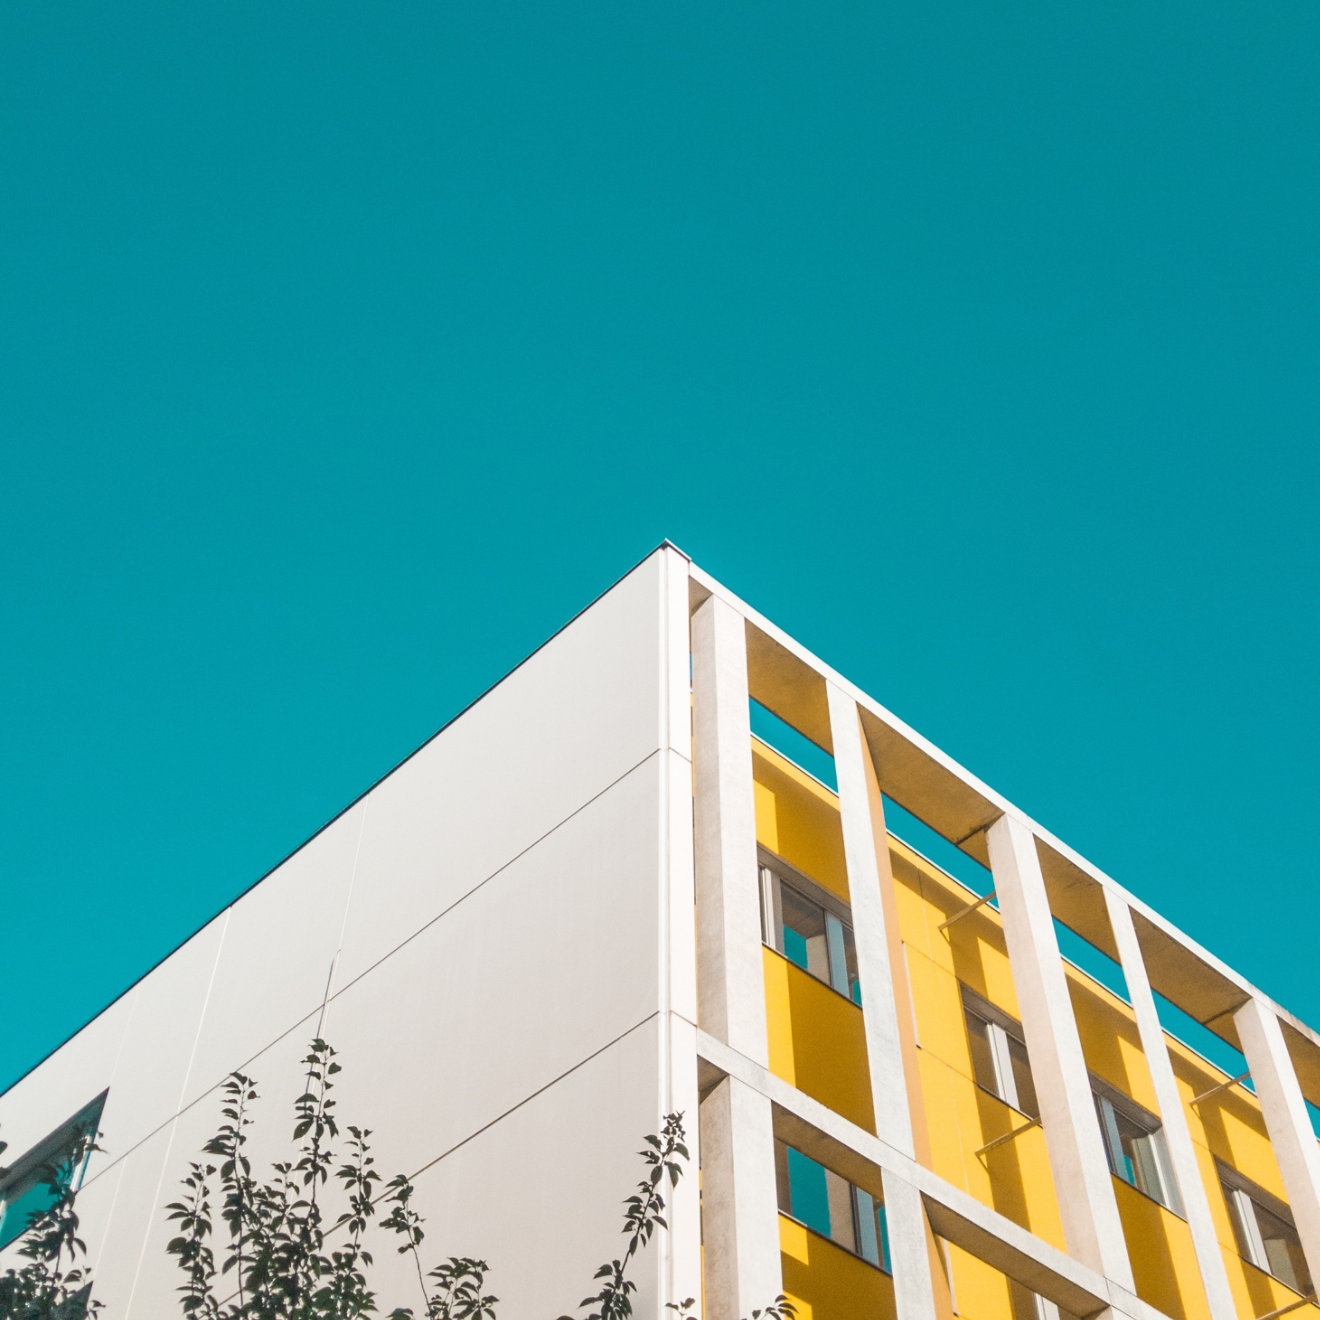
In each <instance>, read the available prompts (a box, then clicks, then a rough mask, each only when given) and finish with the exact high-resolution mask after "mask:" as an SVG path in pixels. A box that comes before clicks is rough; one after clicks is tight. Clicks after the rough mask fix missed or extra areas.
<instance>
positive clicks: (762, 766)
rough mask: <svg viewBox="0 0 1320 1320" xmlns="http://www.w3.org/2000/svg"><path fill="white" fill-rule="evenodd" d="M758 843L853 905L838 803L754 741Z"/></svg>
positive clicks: (807, 778)
mask: <svg viewBox="0 0 1320 1320" xmlns="http://www.w3.org/2000/svg"><path fill="white" fill-rule="evenodd" d="M752 781H753V785H754V791H755V795H756V841H757V842H758V843H759V844H761V846H762V847H764V848H769V849H770V851H771V852H772V853H775V854H776V855H778V856H780V857H782V858H783V859H784V860H785V861H786V862H787V863H788V864H789V865H790V866H795V867H797V869H798V870H799V871H801V872H802V873H803V874H804V875H807V876H810V877H811V878H812V879H813V880H814V881H815V882H816V883H817V884H818V885H821V886H822V887H823V888H825V889H828V890H829V891H830V892H831V893H833V894H836V895H837V896H838V897H839V898H841V899H842V900H843V901H844V902H845V903H846V902H848V869H847V867H846V866H845V864H844V860H843V829H842V827H841V826H840V824H839V801H838V799H837V798H836V797H835V796H834V794H833V793H831V792H830V790H829V789H828V788H826V787H825V785H824V784H821V783H819V782H817V781H816V780H815V779H813V778H812V777H811V776H810V775H809V774H807V773H806V772H805V771H802V770H799V769H798V768H797V766H795V765H794V764H793V763H792V762H791V761H788V760H785V759H784V757H782V756H780V755H779V754H778V753H777V752H774V751H771V750H770V748H768V747H766V746H765V745H764V744H763V743H759V742H757V741H755V739H753V741H752Z"/></svg>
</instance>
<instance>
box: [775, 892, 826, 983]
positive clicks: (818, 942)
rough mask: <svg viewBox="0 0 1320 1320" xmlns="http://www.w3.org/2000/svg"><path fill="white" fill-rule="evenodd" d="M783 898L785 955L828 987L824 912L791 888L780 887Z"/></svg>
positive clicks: (781, 897)
mask: <svg viewBox="0 0 1320 1320" xmlns="http://www.w3.org/2000/svg"><path fill="white" fill-rule="evenodd" d="M780 899H781V902H782V904H783V913H784V956H785V957H787V958H788V959H789V960H790V961H791V962H795V963H797V965H798V966H799V967H801V968H804V969H805V970H806V971H808V972H810V973H811V974H812V976H815V977H819V979H820V980H822V981H824V982H825V983H826V984H827V985H828V984H829V980H830V960H829V953H828V951H827V949H826V945H825V910H824V909H823V908H821V907H819V906H818V905H817V904H815V903H813V902H811V900H810V899H808V898H804V897H803V896H802V895H801V894H799V893H798V892H797V890H796V889H793V888H792V887H791V886H789V885H782V886H780Z"/></svg>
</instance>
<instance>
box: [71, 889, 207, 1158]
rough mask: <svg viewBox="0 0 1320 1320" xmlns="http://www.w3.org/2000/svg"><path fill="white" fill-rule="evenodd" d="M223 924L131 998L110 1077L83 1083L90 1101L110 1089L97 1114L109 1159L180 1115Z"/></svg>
mask: <svg viewBox="0 0 1320 1320" xmlns="http://www.w3.org/2000/svg"><path fill="white" fill-rule="evenodd" d="M228 919H229V917H228V913H222V914H221V915H220V916H218V917H217V918H216V919H215V920H214V921H212V922H210V923H209V924H208V925H206V926H203V927H202V929H201V930H200V931H198V932H197V934H196V935H194V936H193V937H192V939H190V940H189V941H188V942H187V944H185V945H183V947H182V948H179V949H176V950H175V951H174V952H173V953H172V954H170V956H169V957H168V958H166V959H165V961H164V962H163V963H161V964H160V965H159V966H158V967H155V968H154V969H153V970H152V971H151V972H149V973H148V974H147V975H146V976H145V977H143V979H142V980H141V981H139V982H138V983H137V985H136V986H134V987H133V989H132V991H130V998H131V999H132V1006H133V1011H132V1016H131V1018H130V1019H129V1024H128V1029H127V1031H125V1033H124V1043H123V1046H122V1048H121V1049H120V1051H119V1056H118V1058H117V1060H116V1062H115V1068H114V1072H113V1073H111V1074H110V1075H109V1076H108V1077H105V1078H103V1079H101V1080H100V1082H99V1083H98V1082H97V1081H96V1079H94V1078H90V1077H89V1078H88V1084H89V1085H91V1086H92V1087H93V1091H92V1094H95V1093H96V1091H99V1090H100V1089H101V1088H102V1087H104V1086H105V1085H106V1084H107V1083H108V1084H109V1087H110V1094H109V1095H108V1096H107V1097H106V1102H105V1111H104V1112H103V1113H102V1115H101V1126H102V1128H103V1129H104V1131H105V1138H104V1140H103V1142H102V1144H103V1145H104V1146H105V1148H106V1150H105V1153H106V1158H108V1159H112V1160H113V1159H115V1158H116V1157H117V1156H119V1155H120V1154H123V1153H125V1152H127V1151H129V1150H131V1149H132V1148H133V1147H134V1146H136V1145H137V1144H138V1142H140V1141H141V1140H142V1139H143V1138H144V1137H147V1136H149V1135H150V1134H151V1133H153V1132H155V1131H156V1129H157V1128H159V1127H162V1126H163V1125H164V1124H166V1123H168V1122H169V1121H170V1119H171V1118H173V1117H174V1115H175V1114H176V1113H178V1111H179V1106H180V1101H181V1099H182V1097H183V1094H184V1091H185V1089H186V1087H187V1084H188V1074H189V1070H190V1069H191V1067H192V1062H193V1054H194V1051H195V1050H196V1048H197V1036H198V1031H199V1029H200V1027H201V1024H202V1014H203V1012H204V1011H205V1008H206V1001H207V998H208V996H209V995H210V993H211V985H212V982H213V980H214V977H215V968H216V962H217V960H218V958H219V956H220V946H221V942H222V940H223V938H224V932H225V926H226V924H227V923H228ZM59 1117H60V1118H62V1117H65V1116H64V1115H60V1116H59ZM55 1121H56V1122H58V1121H59V1119H58V1118H56V1120H55Z"/></svg>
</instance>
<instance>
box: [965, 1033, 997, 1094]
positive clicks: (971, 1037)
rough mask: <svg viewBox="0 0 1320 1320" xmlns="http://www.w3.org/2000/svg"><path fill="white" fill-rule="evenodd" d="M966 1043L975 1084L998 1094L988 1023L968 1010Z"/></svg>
mask: <svg viewBox="0 0 1320 1320" xmlns="http://www.w3.org/2000/svg"><path fill="white" fill-rule="evenodd" d="M967 1043H968V1045H969V1046H970V1047H971V1051H972V1076H973V1077H974V1078H975V1079H976V1084H977V1086H983V1087H984V1088H985V1089H986V1090H987V1091H989V1092H990V1094H991V1095H999V1078H998V1076H997V1075H996V1073H995V1059H994V1054H993V1053H992V1052H991V1049H990V1024H989V1023H988V1022H986V1021H985V1020H984V1019H982V1018H979V1017H977V1016H976V1014H975V1013H970V1012H969V1013H968V1014H967ZM1000 1099H1001V1100H1002V1099H1003V1096H1000Z"/></svg>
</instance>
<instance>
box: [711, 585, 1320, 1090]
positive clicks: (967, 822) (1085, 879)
mask: <svg viewBox="0 0 1320 1320" xmlns="http://www.w3.org/2000/svg"><path fill="white" fill-rule="evenodd" d="M691 583H692V599H693V602H694V603H697V602H701V601H705V600H708V599H709V598H710V597H712V596H715V597H718V598H719V599H720V600H722V601H724V602H725V603H726V604H727V605H729V606H731V607H732V608H733V609H734V610H736V611H737V612H738V613H739V614H740V615H742V617H743V618H744V619H746V620H747V622H748V624H749V625H750V627H751V629H752V630H753V632H752V635H753V636H755V634H757V633H759V634H761V635H762V637H763V639H764V640H761V639H760V638H758V639H757V642H756V645H757V647H758V648H763V649H764V651H765V653H766V655H767V656H771V655H772V656H773V657H774V663H773V664H772V665H771V664H767V668H768V669H771V668H772V669H773V670H774V671H775V672H776V675H777V680H776V681H777V683H778V685H779V687H780V688H785V687H786V685H787V679H788V676H789V675H790V674H791V673H793V672H796V673H798V674H802V673H809V674H810V675H812V676H813V683H812V686H813V694H812V696H811V698H810V700H809V701H808V702H806V703H805V704H804V705H803V707H802V709H801V710H800V711H798V710H796V709H795V710H794V715H795V717H796V718H799V719H802V720H803V721H804V722H805V723H807V724H809V725H810V727H809V728H803V732H805V733H807V734H808V736H809V737H812V738H814V739H816V740H817V741H820V743H821V745H822V746H824V747H826V748H828V747H829V745H830V743H829V733H828V728H827V725H826V722H825V721H824V720H823V719H822V718H821V714H822V712H821V700H820V696H819V693H820V691H821V689H820V688H819V687H818V686H816V684H815V682H814V678H815V677H821V678H824V679H825V680H826V682H829V683H833V684H835V685H837V686H838V687H839V688H841V689H842V690H843V691H844V692H845V693H846V694H847V695H848V696H850V697H852V699H853V700H854V701H856V702H857V704H858V706H859V707H860V708H861V712H862V725H863V729H864V730H865V732H866V737H867V741H868V742H869V743H870V744H871V749H872V753H873V755H874V756H875V758H876V763H877V766H884V767H885V770H884V774H883V776H882V782H881V787H882V788H883V789H884V791H885V792H886V793H888V794H889V795H890V796H891V797H893V798H894V800H895V801H897V802H898V803H900V805H902V806H904V807H906V808H907V809H908V810H909V811H911V812H912V813H913V814H914V815H916V816H918V817H919V818H920V819H922V820H924V821H926V823H927V824H929V825H931V826H932V828H934V829H936V830H938V831H939V832H940V833H942V834H943V835H944V837H945V838H947V839H950V840H952V841H953V842H954V843H956V844H958V845H959V846H960V847H961V848H962V849H963V851H964V852H966V853H967V854H968V855H969V856H971V857H975V858H976V859H977V860H978V861H981V862H985V861H986V850H985V840H984V836H983V834H982V833H981V831H982V830H984V828H985V827H986V826H987V825H989V824H990V823H991V822H993V821H994V820H996V819H997V818H998V817H999V816H1000V815H1003V814H1011V815H1014V816H1016V817H1018V818H1019V819H1020V820H1022V821H1023V822H1024V823H1025V824H1026V826H1027V827H1028V829H1030V831H1031V832H1032V833H1033V834H1034V835H1035V836H1036V837H1037V839H1039V841H1040V844H1041V847H1042V851H1043V852H1044V853H1045V854H1046V857H1045V869H1046V871H1047V872H1048V873H1049V874H1048V875H1047V882H1048V883H1049V884H1050V890H1051V892H1050V898H1051V902H1052V903H1055V904H1057V906H1058V913H1057V914H1058V915H1059V917H1060V919H1061V920H1064V921H1065V922H1066V923H1067V924H1072V922H1071V921H1069V917H1070V916H1071V917H1072V919H1073V920H1075V921H1076V922H1077V923H1078V927H1077V928H1078V933H1079V934H1081V935H1083V936H1084V937H1086V938H1087V939H1091V940H1092V942H1093V943H1096V944H1097V945H1098V947H1100V948H1102V949H1104V950H1105V951H1106V952H1109V953H1110V954H1111V956H1112V953H1113V949H1112V943H1111V939H1110V937H1109V934H1108V932H1107V930H1105V929H1104V926H1103V923H1102V922H1101V921H1099V920H1097V919H1096V918H1098V916H1099V914H1100V913H1101V912H1102V911H1103V908H1104V904H1103V901H1102V896H1101V895H1100V894H1099V893H1096V894H1094V895H1092V894H1087V893H1086V892H1084V890H1085V887H1087V886H1090V885H1095V886H1099V887H1101V888H1102V889H1105V890H1111V891H1113V892H1114V893H1115V894H1116V895H1117V896H1118V897H1119V898H1120V899H1121V900H1122V901H1123V902H1124V903H1126V904H1127V906H1128V907H1129V908H1130V909H1131V910H1132V912H1133V913H1134V915H1135V916H1136V917H1137V918H1138V922H1137V924H1138V929H1139V933H1140V931H1141V923H1142V920H1144V921H1145V922H1147V923H1149V925H1150V926H1151V927H1153V928H1155V929H1156V930H1157V931H1158V932H1160V934H1162V935H1163V936H1164V937H1165V938H1166V939H1167V940H1168V941H1169V942H1170V943H1171V944H1172V945H1174V946H1176V950H1171V951H1169V952H1168V954H1167V955H1166V957H1167V958H1168V961H1169V964H1170V967H1171V968H1172V966H1173V965H1174V964H1177V965H1178V967H1179V969H1180V970H1179V971H1178V973H1177V974H1176V975H1175V974H1173V973H1172V971H1171V972H1170V974H1169V975H1167V976H1166V975H1164V974H1163V969H1162V968H1161V967H1160V966H1159V965H1158V964H1159V962H1160V961H1161V960H1160V958H1158V957H1155V958H1153V957H1152V956H1151V952H1150V950H1147V960H1148V964H1149V966H1150V976H1151V984H1152V986H1153V988H1154V989H1155V990H1157V991H1158V992H1159V993H1160V994H1162V995H1164V996H1165V997H1166V998H1167V999H1169V1000H1170V1001H1171V1002H1172V1003H1174V1004H1176V1005H1177V1006H1178V1007H1179V1008H1181V1009H1182V1010H1183V1011H1184V1012H1186V1013H1189V1014H1190V1015H1191V1016H1192V1017H1194V1018H1196V1019H1197V1021H1199V1022H1202V1023H1205V1024H1206V1026H1207V1027H1208V1029H1209V1030H1210V1031H1212V1032H1214V1033H1215V1034H1216V1035H1218V1036H1220V1037H1221V1038H1222V1039H1223V1040H1226V1041H1228V1042H1229V1043H1230V1044H1231V1045H1233V1046H1234V1047H1238V1040H1237V1033H1236V1030H1235V1028H1234V1025H1233V1018H1232V1010H1233V1009H1234V1008H1235V1007H1237V1006H1238V1005H1239V1004H1242V1003H1245V1002H1246V1001H1247V1000H1248V999H1254V1000H1258V1001H1260V1002H1261V1003H1263V1004H1265V1005H1267V1006H1268V1007H1269V1008H1270V1009H1271V1010H1272V1011H1273V1012H1274V1014H1275V1016H1277V1017H1278V1018H1279V1020H1280V1021H1281V1022H1282V1023H1283V1024H1284V1026H1285V1027H1287V1028H1288V1029H1290V1031H1291V1032H1292V1033H1293V1035H1294V1036H1295V1038H1296V1040H1295V1041H1294V1042H1293V1043H1294V1045H1295V1048H1294V1054H1295V1056H1300V1057H1298V1058H1297V1059H1296V1063H1297V1072H1298V1079H1299V1081H1300V1083H1301V1086H1302V1091H1303V1094H1304V1095H1305V1096H1306V1098H1307V1099H1308V1100H1310V1101H1311V1102H1312V1103H1313V1104H1317V1105H1320V1031H1316V1030H1315V1029H1313V1028H1311V1027H1309V1026H1307V1024H1306V1023H1304V1022H1303V1021H1302V1020H1301V1019H1300V1018H1298V1017H1297V1016H1296V1015H1295V1014H1293V1013H1290V1012H1288V1010H1287V1009H1285V1008H1283V1007H1282V1006H1281V1005H1279V1004H1277V1003H1275V1002H1274V1001H1273V1000H1272V999H1270V998H1269V996H1267V995H1265V994H1263V993H1262V992H1261V991H1260V990H1259V989H1258V988H1257V987H1256V986H1254V985H1252V984H1251V982H1249V981H1248V980H1247V979H1246V978H1245V977H1243V976H1241V975H1240V974H1239V973H1238V972H1236V971H1234V970H1233V969H1232V968H1231V967H1229V966H1228V965H1227V964H1226V963H1224V962H1223V961H1222V960H1221V959H1219V958H1217V957H1215V955H1214V954H1212V953H1210V952H1209V951H1208V950H1207V949H1205V948H1204V947H1203V946H1202V945H1200V944H1198V943H1197V941H1196V940H1194V939H1192V938H1191V936H1189V935H1187V934H1186V933H1185V932H1183V931H1181V930H1179V929H1178V927H1177V926H1175V925H1174V924H1173V923H1172V922H1171V921H1169V920H1167V919H1166V918H1165V917H1162V916H1161V915H1160V914H1159V913H1158V912H1156V911H1155V910H1154V909H1153V908H1151V907H1150V906H1149V905H1148V904H1146V903H1144V902H1142V901H1141V899H1140V898H1138V897H1137V896H1136V895H1134V894H1132V893H1131V892H1129V891H1128V890H1127V889H1125V888H1124V887H1123V886H1122V885H1120V884H1119V883H1118V882H1117V881H1116V880H1114V879H1113V878H1112V877H1111V876H1109V875H1107V874H1106V873H1105V872H1104V871H1102V870H1101V869H1100V868H1099V867H1098V866H1096V865H1094V864H1093V863H1092V862H1089V861H1088V860H1087V859H1086V858H1085V857H1083V856H1082V855H1081V854H1080V853H1078V852H1077V851H1076V850H1075V849H1073V848H1070V847H1069V846H1068V845H1067V844H1066V843H1064V842H1063V841H1062V840H1060V839H1058V838H1057V837H1056V836H1055V835H1053V834H1052V833H1051V832H1050V831H1049V830H1047V829H1045V828H1044V827H1043V826H1041V825H1040V824H1038V823H1037V822H1036V821H1034V820H1032V819H1031V818H1030V817H1029V816H1028V815H1027V814H1026V813H1025V812H1023V811H1021V810H1020V809H1018V808H1017V807H1015V806H1014V805H1013V804H1012V803H1011V802H1009V801H1008V799H1007V798H1005V797H1003V796H1002V795H1001V794H999V793H997V792H995V790H994V789H992V788H991V787H990V786H989V785H988V784H986V783H984V782H983V781H982V780H980V779H978V778H977V777H976V776H975V775H974V774H972V773H971V771H969V770H968V769H966V768H965V767H964V766H962V765H960V764H959V763H958V762H957V761H955V760H954V759H953V758H952V757H951V756H948V755H947V754H946V753H944V752H942V751H941V750H940V749H939V748H938V747H936V746H935V744H934V743H932V742H930V741H929V739H926V738H923V737H922V736H921V734H919V733H917V731H916V730H915V729H913V728H912V727H911V726H910V725H908V724H906V723H904V721H902V720H901V719H899V718H898V716H896V715H895V714H894V713H893V712H892V711H890V710H887V709H886V708H885V707H884V706H882V705H881V704H880V703H879V702H878V701H876V700H875V699H874V698H873V697H871V696H869V695H868V694H867V693H865V692H863V691H862V690H861V689H860V688H859V687H857V686H856V685H855V684H853V683H850V682H849V681H848V680H847V679H846V678H845V677H844V676H843V675H842V674H840V673H839V672H838V671H837V670H835V669H832V668H831V667H830V666H829V665H827V664H825V663H824V662H823V661H822V660H820V659H819V657H817V656H815V655H813V654H812V653H811V652H810V651H808V650H807V649H806V647H804V646H802V645H801V644H800V643H799V642H796V641H794V639H793V638H792V637H790V636H789V635H788V634H787V633H785V632H784V631H783V630H782V629H780V628H777V627H776V626H775V625H774V624H773V623H771V622H770V620H769V619H767V618H766V617H765V616H764V615H762V614H760V613H758V612H757V611H756V610H754V609H752V607H751V606H750V605H748V604H747V603H746V602H745V601H743V600H741V599H740V598H739V597H738V596H736V595H735V594H734V593H733V592H731V591H730V590H729V589H728V588H727V587H725V586H724V585H723V584H722V583H720V582H719V581H718V580H717V579H715V578H713V577H711V576H710V574H709V573H707V572H705V571H704V570H703V569H702V568H701V567H700V566H699V565H697V564H693V565H692V566H691ZM777 700H779V701H780V702H781V704H786V705H787V706H789V707H792V706H794V704H795V698H794V697H793V696H792V694H791V693H788V692H787V691H783V692H781V693H780V695H779V696H778V697H777ZM780 713H781V714H784V713H785V712H784V711H781V712H780ZM785 717H786V718H787V715H786V716H785ZM790 722H791V721H790ZM891 789H894V790H897V791H893V792H891ZM1049 854H1053V857H1051V856H1049ZM1056 876H1057V877H1058V878H1057V879H1056ZM1069 884H1073V885H1075V886H1077V887H1078V890H1079V892H1077V893H1076V894H1075V895H1073V900H1074V901H1069V899H1068V898H1067V896H1066V895H1063V894H1062V891H1063V890H1064V889H1065V888H1067V887H1068V885H1069ZM1093 936H1094V937H1098V938H1093ZM1144 942H1145V937H1144V936H1143V943H1144ZM1189 992H1190V993H1189ZM1184 1000H1186V1002H1184ZM1216 1011H1217V1012H1220V1014H1221V1016H1219V1017H1218V1018H1216V1019H1215V1020H1213V1021H1207V1018H1208V1017H1209V1016H1210V1013H1211V1012H1216Z"/></svg>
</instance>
